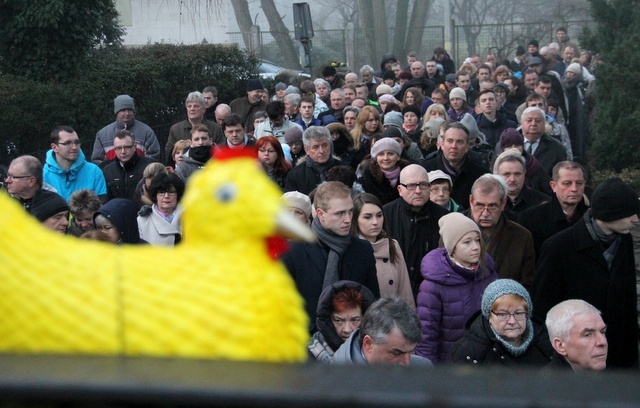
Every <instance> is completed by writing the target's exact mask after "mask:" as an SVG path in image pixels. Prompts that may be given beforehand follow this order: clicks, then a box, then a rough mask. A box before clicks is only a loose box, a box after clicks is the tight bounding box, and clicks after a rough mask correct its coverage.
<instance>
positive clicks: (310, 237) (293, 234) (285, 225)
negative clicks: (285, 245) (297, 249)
mask: <svg viewBox="0 0 640 408" xmlns="http://www.w3.org/2000/svg"><path fill="white" fill-rule="evenodd" d="M276 225H277V231H278V234H279V235H281V236H283V237H285V238H288V239H295V240H299V241H306V242H315V241H316V236H315V234H314V233H313V231H311V228H309V227H308V226H306V225H304V224H303V223H302V222H300V220H298V219H297V218H296V217H294V216H293V215H292V214H291V213H290V212H289V211H287V210H286V209H282V210H280V212H278V215H276Z"/></svg>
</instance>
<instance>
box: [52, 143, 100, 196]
mask: <svg viewBox="0 0 640 408" xmlns="http://www.w3.org/2000/svg"><path fill="white" fill-rule="evenodd" d="M43 179H44V182H45V183H47V184H49V185H50V186H51V187H53V188H55V189H56V191H57V192H58V194H60V195H61V196H62V198H64V199H65V201H69V197H70V196H71V194H73V192H74V191H77V190H81V189H83V188H88V189H89V190H93V191H94V192H95V193H96V195H98V196H99V197H100V196H106V194H107V183H106V182H105V180H104V175H103V174H102V170H100V168H99V167H98V166H96V165H95V164H93V163H89V162H87V160H86V159H85V157H84V153H83V152H82V150H79V151H78V158H77V159H76V161H75V162H73V164H72V165H71V168H69V170H63V169H62V168H61V167H60V165H59V164H58V162H57V161H56V156H55V153H54V152H53V150H49V151H48V152H47V158H46V160H45V163H44V169H43Z"/></svg>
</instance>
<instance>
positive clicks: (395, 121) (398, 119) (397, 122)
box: [382, 111, 403, 128]
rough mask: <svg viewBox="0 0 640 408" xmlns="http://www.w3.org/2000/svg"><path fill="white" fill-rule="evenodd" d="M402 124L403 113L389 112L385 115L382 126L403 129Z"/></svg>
mask: <svg viewBox="0 0 640 408" xmlns="http://www.w3.org/2000/svg"><path fill="white" fill-rule="evenodd" d="M402 122H403V118H402V113H400V112H396V111H393V112H387V113H385V114H384V118H383V121H382V125H383V126H395V127H397V128H401V127H402Z"/></svg>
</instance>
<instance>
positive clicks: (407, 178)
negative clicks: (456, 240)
mask: <svg viewBox="0 0 640 408" xmlns="http://www.w3.org/2000/svg"><path fill="white" fill-rule="evenodd" d="M397 188H398V193H399V195H400V197H398V198H396V199H395V200H393V201H392V202H390V203H388V204H386V205H385V206H384V207H383V208H382V210H383V212H384V218H385V220H386V222H387V228H388V230H389V235H391V238H394V239H396V240H397V241H398V243H399V244H400V248H401V249H402V254H403V255H404V259H405V261H406V263H407V269H408V271H409V280H410V281H411V289H412V290H413V296H414V298H415V297H416V296H417V294H418V289H419V288H420V283H421V282H422V280H423V278H422V274H421V273H420V263H421V262H422V258H423V257H424V256H425V255H426V254H427V252H429V251H431V250H432V249H435V248H437V247H438V244H439V240H440V233H439V227H438V220H439V219H440V217H442V216H443V215H445V214H447V213H448V211H447V210H445V209H444V208H442V207H440V206H439V205H438V204H436V203H434V202H431V201H430V200H429V195H430V189H429V175H428V174H427V171H426V170H425V169H424V168H423V167H422V166H419V165H417V164H410V165H408V166H406V167H404V168H403V169H402V171H401V172H400V178H399V180H398V187H397Z"/></svg>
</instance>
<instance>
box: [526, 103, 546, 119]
mask: <svg viewBox="0 0 640 408" xmlns="http://www.w3.org/2000/svg"><path fill="white" fill-rule="evenodd" d="M530 113H536V114H538V115H540V117H541V118H542V120H545V113H544V111H543V110H542V109H540V108H538V107H537V106H530V107H528V108H527V109H525V110H524V111H522V115H520V118H521V120H522V119H524V117H525V116H527V115H528V114H530Z"/></svg>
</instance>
